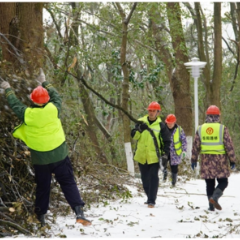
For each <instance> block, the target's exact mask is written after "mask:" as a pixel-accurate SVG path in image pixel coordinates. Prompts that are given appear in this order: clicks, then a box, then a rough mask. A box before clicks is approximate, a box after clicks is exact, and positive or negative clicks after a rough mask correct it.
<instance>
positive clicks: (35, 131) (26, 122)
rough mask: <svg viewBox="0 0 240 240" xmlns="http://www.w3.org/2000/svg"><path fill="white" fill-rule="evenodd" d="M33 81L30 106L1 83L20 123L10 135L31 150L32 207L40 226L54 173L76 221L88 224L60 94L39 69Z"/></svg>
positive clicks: (46, 207) (8, 85) (4, 82)
mask: <svg viewBox="0 0 240 240" xmlns="http://www.w3.org/2000/svg"><path fill="white" fill-rule="evenodd" d="M37 81H38V82H40V83H41V85H42V86H38V87H37V88H35V89H34V90H33V91H32V93H31V95H30V98H31V100H32V102H33V105H32V106H31V107H27V106H26V105H24V104H23V103H22V102H21V101H20V100H19V99H18V98H17V97H16V95H15V93H14V91H13V89H12V88H11V86H10V84H9V83H8V82H6V81H3V82H2V83H1V88H3V89H5V95H6V99H7V101H8V105H9V106H10V108H11V109H12V110H13V112H14V113H15V114H16V115H17V117H18V118H19V119H20V120H21V121H22V124H21V125H19V126H17V127H16V128H15V129H14V132H13V136H14V137H15V138H18V139H21V140H22V141H23V142H24V143H25V144H26V145H27V146H28V147H29V149H30V152H31V160H32V163H33V167H34V170H35V181H36V200H35V210H34V211H35V213H36V216H37V219H38V220H39V221H40V223H41V226H44V225H45V214H46V213H47V210H48V206H49V197H50V185H51V178H52V173H54V174H55V178H56V180H57V181H58V183H59V184H60V186H61V189H62V191H63V193H64V196H65V198H66V200H67V202H68V203H69V205H70V206H71V208H72V209H73V211H74V212H75V213H76V221H77V222H79V223H81V224H83V225H84V226H87V225H91V222H90V221H89V220H88V219H86V218H85V216H84V213H83V207H84V205H85V203H84V201H83V200H82V198H81V196H80V193H79V190H78V188H77V184H76V182H75V179H74V175H73V169H72V166H71V162H70V159H69V157H68V148H67V144H66V141H65V134H64V131H63V128H62V124H61V120H60V118H59V113H60V110H61V98H60V96H59V94H58V92H57V91H56V89H55V88H54V87H53V86H52V84H50V83H49V82H47V81H46V80H45V74H44V72H43V70H42V69H40V75H39V76H38V77H37Z"/></svg>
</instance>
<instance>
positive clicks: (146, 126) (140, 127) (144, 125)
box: [138, 123, 148, 132]
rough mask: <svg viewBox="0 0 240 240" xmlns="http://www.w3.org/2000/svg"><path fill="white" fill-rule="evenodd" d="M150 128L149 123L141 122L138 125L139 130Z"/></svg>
mask: <svg viewBox="0 0 240 240" xmlns="http://www.w3.org/2000/svg"><path fill="white" fill-rule="evenodd" d="M146 129H148V125H147V124H146V123H140V124H139V125H138V130H139V132H143V131H144V130H146Z"/></svg>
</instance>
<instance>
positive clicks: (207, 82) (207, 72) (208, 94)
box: [194, 3, 211, 109]
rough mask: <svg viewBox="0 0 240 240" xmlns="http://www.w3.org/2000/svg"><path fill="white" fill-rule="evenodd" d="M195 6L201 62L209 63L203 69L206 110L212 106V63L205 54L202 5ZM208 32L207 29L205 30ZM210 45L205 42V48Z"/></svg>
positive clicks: (196, 4)
mask: <svg viewBox="0 0 240 240" xmlns="http://www.w3.org/2000/svg"><path fill="white" fill-rule="evenodd" d="M194 5H195V11H196V27H197V33H198V55H199V59H200V61H203V62H207V64H206V66H205V67H204V68H203V75H204V77H205V79H204V84H205V88H206V95H205V101H204V108H205V109H207V107H208V106H209V105H210V98H211V91H210V80H211V74H210V63H209V61H207V57H206V55H205V52H204V49H205V47H204V43H203V29H202V19H201V13H200V8H201V6H200V3H194ZM205 30H206V29H205ZM205 34H207V33H205ZM207 45H208V43H207V42H205V46H207Z"/></svg>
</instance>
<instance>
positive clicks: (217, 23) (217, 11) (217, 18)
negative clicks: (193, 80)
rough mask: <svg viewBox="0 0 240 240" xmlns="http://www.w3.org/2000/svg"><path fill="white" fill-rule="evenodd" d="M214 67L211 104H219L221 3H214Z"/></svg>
mask: <svg viewBox="0 0 240 240" xmlns="http://www.w3.org/2000/svg"><path fill="white" fill-rule="evenodd" d="M213 65H214V69H213V77H212V85H211V92H212V94H211V104H214V105H216V106H218V107H219V108H221V106H220V86H221V80H222V22H221V3H214V63H213Z"/></svg>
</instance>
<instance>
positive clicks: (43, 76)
mask: <svg viewBox="0 0 240 240" xmlns="http://www.w3.org/2000/svg"><path fill="white" fill-rule="evenodd" d="M36 80H37V81H38V82H40V83H43V82H45V81H46V79H45V74H44V72H43V70H42V68H40V74H39V75H38V77H37V78H36Z"/></svg>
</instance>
